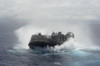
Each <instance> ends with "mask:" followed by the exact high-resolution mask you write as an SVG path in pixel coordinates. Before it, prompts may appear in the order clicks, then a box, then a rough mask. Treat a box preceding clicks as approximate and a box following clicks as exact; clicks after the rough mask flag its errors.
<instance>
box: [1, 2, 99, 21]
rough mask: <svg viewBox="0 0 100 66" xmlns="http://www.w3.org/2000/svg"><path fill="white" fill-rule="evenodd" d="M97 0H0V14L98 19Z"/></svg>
mask: <svg viewBox="0 0 100 66" xmlns="http://www.w3.org/2000/svg"><path fill="white" fill-rule="evenodd" d="M99 8H100V1H99V0H0V16H1V17H5V16H8V17H9V16H11V17H15V18H23V19H29V20H58V21H71V22H73V21H80V20H99V14H100V9H99Z"/></svg>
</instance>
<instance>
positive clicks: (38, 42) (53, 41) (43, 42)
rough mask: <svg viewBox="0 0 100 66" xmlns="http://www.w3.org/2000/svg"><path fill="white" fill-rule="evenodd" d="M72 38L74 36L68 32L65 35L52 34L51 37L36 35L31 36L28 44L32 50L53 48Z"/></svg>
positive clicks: (59, 33)
mask: <svg viewBox="0 0 100 66" xmlns="http://www.w3.org/2000/svg"><path fill="white" fill-rule="evenodd" d="M71 37H72V38H74V34H73V33H72V32H68V33H67V34H66V35H64V34H62V33H61V32H58V33H54V32H53V33H52V34H51V36H46V35H41V33H38V34H37V35H36V34H34V35H32V36H31V40H30V42H29V44H28V46H29V47H30V49H34V48H36V47H41V48H45V47H55V46H56V45H62V44H63V43H64V42H65V41H68V39H69V38H71Z"/></svg>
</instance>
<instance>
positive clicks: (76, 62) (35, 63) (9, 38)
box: [0, 24, 100, 66]
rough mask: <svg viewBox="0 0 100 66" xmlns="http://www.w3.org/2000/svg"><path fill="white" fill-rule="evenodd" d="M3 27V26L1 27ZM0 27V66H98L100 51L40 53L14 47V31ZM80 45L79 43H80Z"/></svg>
mask: <svg viewBox="0 0 100 66" xmlns="http://www.w3.org/2000/svg"><path fill="white" fill-rule="evenodd" d="M2 25H3V26H2ZM2 25H0V29H1V30H0V66H100V50H99V48H98V49H94V47H92V49H89V48H90V46H88V45H87V46H88V49H78V48H76V49H71V50H58V51H40V52H37V51H36V50H30V49H25V48H19V47H15V46H16V44H18V43H19V42H18V38H17V37H16V35H15V33H14V31H15V30H17V29H18V27H20V26H18V27H16V28H12V27H10V26H8V27H10V28H8V27H7V25H6V26H5V25H4V24H2ZM97 28H99V26H97V25H96V27H93V28H92V29H94V35H96V37H95V38H94V39H95V40H94V41H95V44H94V45H97V46H98V47H99V43H100V42H99V39H100V37H99V31H98V30H96V29H97ZM80 44H81V43H80Z"/></svg>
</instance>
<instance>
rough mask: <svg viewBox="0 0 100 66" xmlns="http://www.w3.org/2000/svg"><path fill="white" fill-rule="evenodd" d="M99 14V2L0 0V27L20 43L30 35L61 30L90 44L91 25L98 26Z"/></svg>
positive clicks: (88, 0)
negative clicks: (13, 35)
mask: <svg viewBox="0 0 100 66" xmlns="http://www.w3.org/2000/svg"><path fill="white" fill-rule="evenodd" d="M99 15H100V0H0V24H1V25H0V26H1V28H3V29H5V31H6V30H8V32H11V31H13V32H15V34H16V35H17V37H18V39H19V41H20V42H21V43H28V42H29V39H30V36H31V35H32V34H34V33H38V32H42V33H43V34H49V33H51V32H52V31H62V32H63V33H67V32H73V33H74V34H75V36H76V39H77V40H78V41H81V43H90V44H91V43H92V40H91V38H92V33H93V31H94V30H95V29H93V28H91V24H92V23H99V21H100V19H99V17H100V16H99ZM92 26H93V25H92ZM9 30H10V31H9ZM8 32H7V33H8ZM27 38H28V39H27ZM27 40H28V41H27ZM25 41H27V42H25Z"/></svg>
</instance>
